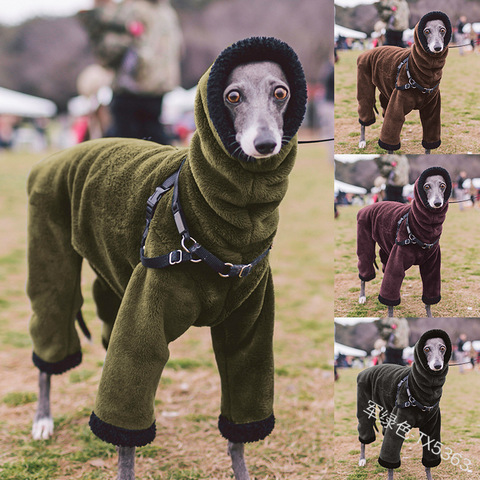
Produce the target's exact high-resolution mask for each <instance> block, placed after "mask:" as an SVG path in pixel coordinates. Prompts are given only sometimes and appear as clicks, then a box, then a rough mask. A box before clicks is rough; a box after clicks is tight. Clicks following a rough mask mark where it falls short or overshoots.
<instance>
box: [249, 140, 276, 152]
mask: <svg viewBox="0 0 480 480" xmlns="http://www.w3.org/2000/svg"><path fill="white" fill-rule="evenodd" d="M253 145H254V146H255V148H256V150H257V152H258V153H261V154H262V155H268V154H269V153H272V152H273V151H274V150H275V147H276V146H277V143H276V142H275V141H274V140H270V139H256V140H255V141H254V142H253Z"/></svg>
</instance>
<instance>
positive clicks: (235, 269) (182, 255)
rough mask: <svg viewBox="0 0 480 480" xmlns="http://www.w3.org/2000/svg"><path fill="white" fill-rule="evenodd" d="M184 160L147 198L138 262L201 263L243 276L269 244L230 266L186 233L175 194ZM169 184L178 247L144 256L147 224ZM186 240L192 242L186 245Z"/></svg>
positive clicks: (222, 273) (154, 264)
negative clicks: (243, 261) (260, 251)
mask: <svg viewBox="0 0 480 480" xmlns="http://www.w3.org/2000/svg"><path fill="white" fill-rule="evenodd" d="M184 163H185V159H184V160H183V161H182V163H181V165H180V167H179V169H178V170H177V171H176V172H175V173H174V174H172V175H170V176H169V177H168V178H167V179H166V180H165V181H164V182H163V183H162V185H160V186H159V187H157V188H156V189H155V192H154V193H153V195H151V196H150V198H149V199H148V200H147V214H146V220H147V224H146V226H145V230H144V231H143V235H142V241H141V244H140V260H141V262H142V265H144V266H145V267H147V268H165V267H168V266H170V265H176V264H178V263H184V262H202V261H203V262H205V263H206V264H207V265H208V266H209V267H210V268H212V269H213V270H215V271H216V272H217V273H218V274H219V275H220V276H221V277H238V278H243V277H246V276H247V275H248V274H249V273H250V272H251V270H252V268H253V267H254V266H255V265H257V264H258V263H259V262H260V261H261V260H263V258H265V257H266V256H267V255H268V252H269V251H270V250H271V248H272V246H270V247H268V248H267V250H265V251H264V252H263V253H262V254H261V255H259V256H258V257H257V258H255V260H253V261H252V262H250V263H249V264H247V265H244V264H238V265H234V264H232V263H229V262H223V261H222V260H220V259H219V258H217V257H216V256H215V255H214V254H213V253H211V252H209V251H208V250H207V249H206V248H205V247H203V246H202V245H200V244H199V243H198V242H197V241H196V240H195V239H194V238H193V237H191V236H190V231H189V230H188V226H187V222H186V220H185V215H184V213H183V209H182V206H181V204H180V198H179V195H178V178H179V176H180V170H181V168H182V166H183V164H184ZM172 187H173V196H172V213H173V218H174V220H175V225H176V227H177V230H178V233H179V234H180V236H181V242H180V243H181V245H182V250H180V249H178V250H172V251H171V252H170V253H167V254H165V255H160V256H158V257H146V256H145V242H146V239H147V235H148V231H149V228H150V223H151V221H152V218H153V214H154V213H155V209H156V208H157V204H158V202H159V201H160V199H161V198H162V197H163V195H165V193H167V192H168V191H169V190H170V189H171V188H172ZM186 242H193V243H192V244H191V245H190V246H187V245H186Z"/></svg>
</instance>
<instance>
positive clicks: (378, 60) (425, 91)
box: [357, 12, 452, 153]
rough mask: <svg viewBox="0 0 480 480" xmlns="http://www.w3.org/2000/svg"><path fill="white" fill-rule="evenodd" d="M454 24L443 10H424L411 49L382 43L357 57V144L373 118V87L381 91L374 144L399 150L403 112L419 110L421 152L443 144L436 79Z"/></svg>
mask: <svg viewBox="0 0 480 480" xmlns="http://www.w3.org/2000/svg"><path fill="white" fill-rule="evenodd" d="M451 35H452V26H451V24H450V20H449V18H448V16H447V15H446V14H445V13H443V12H430V13H427V14H426V15H424V16H423V17H422V18H421V20H420V21H419V22H418V24H417V25H416V26H415V33H414V40H415V41H414V44H413V45H412V47H411V48H410V49H405V48H400V47H393V46H384V47H378V48H374V49H372V50H370V51H368V52H365V53H362V54H361V55H359V57H358V59H357V100H358V116H359V122H360V125H361V127H360V141H359V144H358V146H359V148H365V146H366V140H365V127H367V126H369V125H372V124H373V123H375V121H376V116H375V110H376V106H375V104H376V98H375V89H376V88H378V90H379V92H380V105H381V107H382V110H383V117H384V119H383V125H382V130H381V132H380V139H379V140H378V144H379V145H380V147H382V148H384V149H385V150H388V152H389V153H392V152H393V151H394V150H398V149H400V133H401V130H402V127H403V123H404V122H405V116H406V115H407V114H408V113H410V112H411V111H412V110H419V113H420V120H421V123H422V128H423V139H422V145H423V147H424V148H425V153H430V150H431V149H434V148H438V147H439V146H440V144H441V139H440V132H441V119H440V113H441V101H440V89H439V84H440V80H441V78H442V71H443V67H444V65H445V61H446V58H447V55H448V44H449V42H450V39H451Z"/></svg>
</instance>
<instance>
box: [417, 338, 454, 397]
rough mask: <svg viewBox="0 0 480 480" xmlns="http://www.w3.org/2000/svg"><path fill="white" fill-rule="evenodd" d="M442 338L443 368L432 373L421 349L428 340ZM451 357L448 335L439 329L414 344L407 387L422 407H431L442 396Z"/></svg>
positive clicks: (450, 344)
mask: <svg viewBox="0 0 480 480" xmlns="http://www.w3.org/2000/svg"><path fill="white" fill-rule="evenodd" d="M437 337H439V338H442V339H443V340H444V342H445V347H446V349H447V350H446V352H445V356H444V363H443V368H442V369H441V370H439V371H436V372H435V371H433V370H431V369H430V368H429V367H428V363H427V357H426V356H425V352H424V351H423V348H424V346H425V343H426V342H427V340H428V339H429V338H437ZM451 355H452V343H451V341H450V337H449V336H448V334H447V333H446V332H445V331H443V330H439V329H435V330H429V331H427V332H425V333H424V334H423V335H422V336H421V337H420V339H419V340H418V342H417V343H416V344H415V348H414V352H413V357H414V362H413V365H412V367H411V370H410V376H409V380H408V382H409V385H410V387H411V391H412V394H413V396H414V398H415V399H416V400H418V401H420V402H421V403H423V404H424V405H427V406H429V405H433V404H434V403H436V402H437V401H438V400H439V399H440V397H441V396H442V387H443V384H444V383H445V380H446V376H447V373H448V362H449V360H450V357H451Z"/></svg>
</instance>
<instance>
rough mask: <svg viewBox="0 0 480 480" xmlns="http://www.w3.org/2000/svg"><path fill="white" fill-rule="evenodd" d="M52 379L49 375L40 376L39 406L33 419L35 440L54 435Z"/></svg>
mask: <svg viewBox="0 0 480 480" xmlns="http://www.w3.org/2000/svg"><path fill="white" fill-rule="evenodd" d="M50 377H51V375H49V374H48V373H45V372H40V373H39V375H38V387H39V393H38V405H37V411H36V413H35V418H34V419H33V426H32V437H33V439H34V440H46V439H48V438H50V437H51V436H52V435H53V419H52V416H51V414H50Z"/></svg>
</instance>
